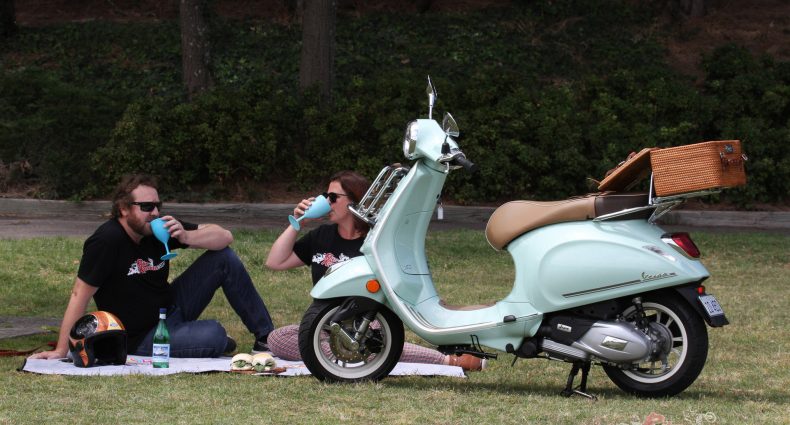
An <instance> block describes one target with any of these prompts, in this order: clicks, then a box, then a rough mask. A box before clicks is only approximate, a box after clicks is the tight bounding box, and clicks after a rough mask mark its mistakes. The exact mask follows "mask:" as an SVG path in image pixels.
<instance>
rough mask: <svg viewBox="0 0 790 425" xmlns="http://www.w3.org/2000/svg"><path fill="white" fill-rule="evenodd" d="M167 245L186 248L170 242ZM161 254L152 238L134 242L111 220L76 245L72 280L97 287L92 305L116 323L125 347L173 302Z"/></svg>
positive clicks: (166, 264)
mask: <svg viewBox="0 0 790 425" xmlns="http://www.w3.org/2000/svg"><path fill="white" fill-rule="evenodd" d="M182 224H183V225H184V229H186V230H194V229H196V228H197V226H196V225H194V224H191V223H184V222H182ZM168 246H169V247H170V248H171V249H177V248H185V247H186V245H184V244H182V243H180V242H179V241H178V240H176V239H173V238H171V239H170V240H169V241H168ZM164 253H165V247H164V245H163V244H162V243H161V242H159V241H158V240H157V239H156V238H154V237H153V236H146V237H143V238H142V239H141V240H140V243H139V244H136V243H134V241H132V239H131V238H129V235H127V234H126V231H125V230H124V229H123V227H122V226H121V224H120V223H119V222H118V221H117V220H115V219H111V220H108V221H107V222H105V223H104V224H102V225H101V226H99V228H98V229H96V231H95V232H94V233H93V235H91V236H90V237H89V238H88V239H87V240H86V241H85V244H84V245H83V247H82V260H81V261H80V267H79V271H78V272H77V277H79V278H80V279H82V280H83V281H85V283H87V284H88V285H91V286H95V287H97V288H99V289H98V290H97V291H96V293H95V294H94V295H93V299H94V300H95V301H96V307H97V308H98V309H99V310H104V311H109V312H110V313H112V314H114V315H116V316H117V317H118V319H120V320H121V323H123V325H124V327H125V328H126V333H127V337H128V339H129V342H128V346H129V347H136V346H137V344H138V343H139V341H140V340H141V339H142V338H143V337H144V336H145V334H146V333H148V331H150V330H151V329H152V328H153V327H154V326H156V324H157V322H158V321H159V308H160V307H164V308H169V307H170V306H171V305H172V304H173V299H172V295H171V293H170V284H169V283H168V280H167V279H168V274H169V273H170V265H169V262H168V261H163V260H160V257H161V256H162V255H163V254H164Z"/></svg>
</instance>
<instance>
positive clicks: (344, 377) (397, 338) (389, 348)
mask: <svg viewBox="0 0 790 425" xmlns="http://www.w3.org/2000/svg"><path fill="white" fill-rule="evenodd" d="M342 302H343V299H330V300H314V301H313V303H312V304H311V305H310V307H309V308H308V309H307V311H306V312H305V314H304V317H303V318H302V323H301V324H300V325H299V352H300V354H301V355H302V361H304V364H305V366H307V369H308V370H310V373H312V374H313V376H315V377H316V378H318V379H319V380H321V381H328V382H360V381H378V380H381V379H383V378H384V377H386V376H387V375H388V374H389V373H390V372H391V371H392V369H393V368H394V367H395V365H396V364H397V362H398V359H399V358H400V355H401V352H402V351H403V341H404V335H403V323H402V322H401V321H400V319H399V318H398V317H397V316H396V315H395V314H394V313H392V312H391V311H390V310H388V309H387V308H386V307H383V306H382V309H381V310H380V311H378V312H377V313H376V317H375V320H373V321H372V322H371V323H370V326H369V327H368V329H367V331H366V332H365V334H364V337H363V339H362V342H361V343H360V344H359V346H358V347H357V346H353V347H351V346H350V345H351V344H349V340H348V339H347V337H345V336H344V335H355V334H356V333H357V332H358V331H359V329H360V326H361V325H362V323H363V317H362V315H361V314H360V315H358V316H355V317H353V318H350V319H347V320H344V321H342V322H340V323H338V324H335V326H334V329H333V324H332V323H331V318H332V316H333V315H334V314H335V311H337V309H338V307H339V306H340V304H341V303H342ZM337 325H339V326H337Z"/></svg>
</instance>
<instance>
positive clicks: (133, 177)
mask: <svg viewBox="0 0 790 425" xmlns="http://www.w3.org/2000/svg"><path fill="white" fill-rule="evenodd" d="M137 186H148V187H152V188H154V189H157V185H156V178H154V177H153V176H149V175H148V174H127V175H125V176H123V177H122V178H121V181H120V183H118V186H116V187H115V190H114V191H113V195H112V216H113V217H114V218H120V217H121V208H124V207H128V206H129V205H131V203H132V202H133V201H134V199H132V191H133V190H135V189H137Z"/></svg>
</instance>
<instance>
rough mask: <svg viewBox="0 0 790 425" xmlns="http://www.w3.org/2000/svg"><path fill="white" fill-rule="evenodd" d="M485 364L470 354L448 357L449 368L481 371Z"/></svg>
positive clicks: (484, 361) (483, 360) (485, 362)
mask: <svg viewBox="0 0 790 425" xmlns="http://www.w3.org/2000/svg"><path fill="white" fill-rule="evenodd" d="M487 363H488V362H487V361H486V359H481V358H480V357H475V356H473V355H471V354H461V355H460V356H453V355H451V356H450V366H460V367H461V369H463V370H483V369H485V368H486V364H487Z"/></svg>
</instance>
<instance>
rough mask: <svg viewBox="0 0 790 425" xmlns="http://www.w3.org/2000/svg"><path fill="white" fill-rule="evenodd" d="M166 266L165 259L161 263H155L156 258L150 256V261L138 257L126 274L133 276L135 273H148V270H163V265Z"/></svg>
mask: <svg viewBox="0 0 790 425" xmlns="http://www.w3.org/2000/svg"><path fill="white" fill-rule="evenodd" d="M164 266H165V262H164V261H162V262H161V263H159V264H154V260H152V259H151V258H149V259H148V261H145V260H142V259H139V258H138V259H137V260H135V261H134V262H133V263H132V265H131V266H130V267H129V273H127V274H126V275H127V276H131V275H133V274H146V273H147V272H151V271H154V272H155V271H157V270H161V269H162V267H164Z"/></svg>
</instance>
